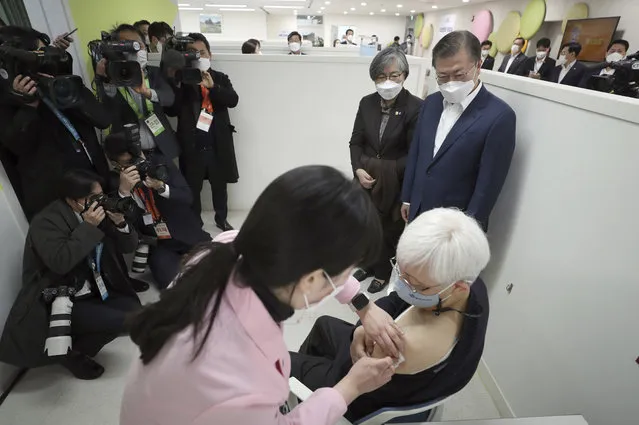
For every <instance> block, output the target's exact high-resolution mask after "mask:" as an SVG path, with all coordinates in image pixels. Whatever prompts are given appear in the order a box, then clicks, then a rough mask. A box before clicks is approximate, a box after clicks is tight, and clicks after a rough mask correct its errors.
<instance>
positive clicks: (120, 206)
mask: <svg viewBox="0 0 639 425" xmlns="http://www.w3.org/2000/svg"><path fill="white" fill-rule="evenodd" d="M94 202H97V204H98V206H99V207H102V208H104V209H105V210H106V211H110V212H112V213H120V214H124V215H125V216H129V215H131V214H132V213H133V212H135V209H136V208H137V204H136V203H135V201H134V200H133V198H131V197H127V198H120V197H119V196H118V197H111V196H107V195H106V194H104V193H101V194H99V195H93V196H91V197H90V198H89V201H88V203H87V204H88V205H91V204H93V203H94Z"/></svg>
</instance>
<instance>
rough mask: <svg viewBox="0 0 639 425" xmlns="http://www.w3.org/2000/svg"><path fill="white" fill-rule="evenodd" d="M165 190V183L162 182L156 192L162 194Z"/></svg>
mask: <svg viewBox="0 0 639 425" xmlns="http://www.w3.org/2000/svg"><path fill="white" fill-rule="evenodd" d="M164 192H166V183H162V187H161V188H159V189H158V193H160V194H162V193H164Z"/></svg>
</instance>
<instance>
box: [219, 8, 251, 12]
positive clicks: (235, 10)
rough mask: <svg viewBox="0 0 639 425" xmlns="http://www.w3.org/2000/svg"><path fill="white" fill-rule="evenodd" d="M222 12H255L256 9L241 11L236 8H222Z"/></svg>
mask: <svg viewBox="0 0 639 425" xmlns="http://www.w3.org/2000/svg"><path fill="white" fill-rule="evenodd" d="M220 10H222V11H226V12H255V9H241V8H235V7H222V8H220Z"/></svg>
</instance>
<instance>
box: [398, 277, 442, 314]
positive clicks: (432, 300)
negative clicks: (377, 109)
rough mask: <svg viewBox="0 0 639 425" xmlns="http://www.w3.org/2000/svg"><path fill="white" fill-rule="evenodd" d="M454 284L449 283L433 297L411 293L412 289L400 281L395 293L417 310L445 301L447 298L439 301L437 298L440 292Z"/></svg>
mask: <svg viewBox="0 0 639 425" xmlns="http://www.w3.org/2000/svg"><path fill="white" fill-rule="evenodd" d="M454 284H455V283H451V284H450V285H448V286H447V287H445V288H444V289H442V290H441V291H439V292H438V293H436V294H433V295H424V294H420V293H419V292H413V289H412V288H411V287H410V286H408V285H407V284H406V282H404V281H403V280H402V279H399V282H398V283H397V284H396V285H395V291H396V292H397V296H399V298H401V299H402V300H404V301H405V302H407V303H408V304H410V305H414V306H415V307H417V308H432V307H435V306H437V305H438V304H439V303H440V302H443V301H446V300H447V299H448V298H449V297H450V295H449V296H448V297H445V298H444V299H441V298H440V297H439V296H440V294H441V293H442V292H444V291H446V290H447V289H448V288H450V287H451V286H453V285H454ZM451 295H452V294H451Z"/></svg>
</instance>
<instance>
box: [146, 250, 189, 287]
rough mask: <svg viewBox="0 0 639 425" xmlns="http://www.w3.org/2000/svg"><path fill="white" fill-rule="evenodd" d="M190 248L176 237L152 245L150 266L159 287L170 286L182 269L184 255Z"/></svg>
mask: <svg viewBox="0 0 639 425" xmlns="http://www.w3.org/2000/svg"><path fill="white" fill-rule="evenodd" d="M190 250H191V247H190V246H188V245H186V244H184V243H182V242H180V241H176V240H174V239H169V240H160V241H158V245H157V246H154V247H151V252H150V253H149V268H150V269H151V274H152V275H153V280H155V283H156V284H157V286H158V289H164V288H166V287H167V286H169V283H171V281H173V279H174V278H175V276H176V275H177V274H178V271H179V270H180V264H181V263H182V257H183V256H184V255H185V254H187V253H188V252H189V251H190Z"/></svg>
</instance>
